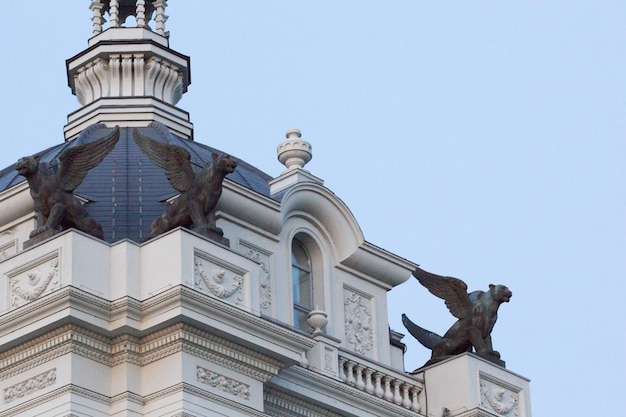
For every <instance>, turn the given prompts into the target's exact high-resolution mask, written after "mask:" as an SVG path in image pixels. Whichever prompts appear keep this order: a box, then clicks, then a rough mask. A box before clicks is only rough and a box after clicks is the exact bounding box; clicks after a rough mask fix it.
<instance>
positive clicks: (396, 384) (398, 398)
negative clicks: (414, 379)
mask: <svg viewBox="0 0 626 417" xmlns="http://www.w3.org/2000/svg"><path fill="white" fill-rule="evenodd" d="M400 384H402V381H400V380H399V379H396V380H394V381H393V402H394V403H395V404H397V405H400V404H402V395H400Z"/></svg>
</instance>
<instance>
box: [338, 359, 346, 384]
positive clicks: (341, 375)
mask: <svg viewBox="0 0 626 417" xmlns="http://www.w3.org/2000/svg"><path fill="white" fill-rule="evenodd" d="M346 361H347V359H346V358H344V357H343V356H340V357H339V379H341V380H342V381H343V382H346V379H347V378H346V371H345V369H344V366H345V365H346Z"/></svg>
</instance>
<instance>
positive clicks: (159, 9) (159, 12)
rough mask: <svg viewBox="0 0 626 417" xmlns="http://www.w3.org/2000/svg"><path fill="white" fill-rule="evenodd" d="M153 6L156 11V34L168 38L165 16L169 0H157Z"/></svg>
mask: <svg viewBox="0 0 626 417" xmlns="http://www.w3.org/2000/svg"><path fill="white" fill-rule="evenodd" d="M152 4H153V5H154V8H155V9H156V14H155V16H154V21H155V23H156V33H158V34H159V35H161V36H166V34H165V21H166V20H167V16H165V7H166V6H167V0H156V1H155V2H153V3H152Z"/></svg>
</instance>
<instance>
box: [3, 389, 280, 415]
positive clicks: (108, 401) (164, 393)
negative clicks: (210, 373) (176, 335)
mask: <svg viewBox="0 0 626 417" xmlns="http://www.w3.org/2000/svg"><path fill="white" fill-rule="evenodd" d="M180 393H185V394H190V395H193V396H195V397H198V398H201V399H203V400H205V401H207V402H212V403H218V404H220V405H222V406H225V407H228V408H231V409H233V410H236V411H237V412H239V413H242V414H245V415H247V416H251V417H269V415H268V414H265V413H262V412H260V411H258V410H255V409H253V408H250V407H247V406H245V405H243V404H240V403H238V402H235V401H233V400H230V399H228V398H225V397H222V396H219V395H217V394H213V393H211V392H208V391H205V390H202V389H200V388H198V387H195V386H193V385H190V384H185V383H181V384H176V385H174V386H171V387H168V388H165V389H163V390H161V391H157V392H154V393H152V394H150V395H146V396H141V395H137V394H134V393H130V392H125V393H122V394H119V395H116V396H114V397H107V396H105V395H101V394H98V393H96V392H93V391H90V390H86V389H83V388H81V387H78V386H76V385H71V384H69V385H65V386H63V387H60V388H58V389H56V390H53V391H51V392H48V393H46V394H44V395H41V396H38V397H37V398H33V399H31V400H28V401H26V402H23V403H21V404H20V405H18V406H16V407H14V408H11V409H8V410H6V411H3V412H0V417H23V416H24V415H27V414H26V413H27V412H28V410H30V409H32V408H34V407H37V406H39V405H41V404H42V403H45V402H49V401H53V400H54V399H56V398H60V397H63V396H65V395H68V394H72V395H77V396H80V397H83V398H87V399H89V400H92V401H96V402H98V403H100V404H103V405H105V406H109V407H110V406H111V405H113V404H115V403H118V402H120V401H125V400H128V401H132V402H133V403H136V404H139V405H141V406H145V405H148V404H150V403H151V402H154V401H158V400H160V399H162V398H165V397H168V396H171V395H176V394H180ZM177 415H178V416H181V417H183V416H188V417H195V416H194V415H193V414H189V413H185V412H182V413H180V414H177Z"/></svg>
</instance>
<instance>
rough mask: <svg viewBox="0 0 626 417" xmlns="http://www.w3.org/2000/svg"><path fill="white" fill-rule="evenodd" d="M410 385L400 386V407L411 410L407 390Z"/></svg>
mask: <svg viewBox="0 0 626 417" xmlns="http://www.w3.org/2000/svg"><path fill="white" fill-rule="evenodd" d="M410 388H411V385H409V384H404V385H402V407H404V408H411V397H410V396H409V389H410Z"/></svg>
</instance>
